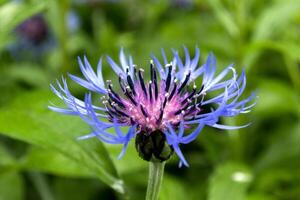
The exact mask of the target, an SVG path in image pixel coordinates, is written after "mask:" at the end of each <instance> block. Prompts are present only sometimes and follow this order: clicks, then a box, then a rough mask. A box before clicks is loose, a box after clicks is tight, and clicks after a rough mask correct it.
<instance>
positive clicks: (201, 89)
mask: <svg viewBox="0 0 300 200" xmlns="http://www.w3.org/2000/svg"><path fill="white" fill-rule="evenodd" d="M203 89H204V85H202V86H201V88H200V90H199V91H198V92H197V94H196V96H199V95H200V94H201V92H202V91H203Z"/></svg>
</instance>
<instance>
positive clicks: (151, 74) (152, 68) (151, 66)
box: [150, 60, 154, 81]
mask: <svg viewBox="0 0 300 200" xmlns="http://www.w3.org/2000/svg"><path fill="white" fill-rule="evenodd" d="M153 73H154V65H153V60H150V76H151V79H150V80H151V81H154V79H153V78H154V77H153V76H154V74H153Z"/></svg>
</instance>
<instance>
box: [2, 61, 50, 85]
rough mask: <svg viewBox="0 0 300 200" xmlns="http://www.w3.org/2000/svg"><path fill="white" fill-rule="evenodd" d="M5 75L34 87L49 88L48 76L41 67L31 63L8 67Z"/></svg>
mask: <svg viewBox="0 0 300 200" xmlns="http://www.w3.org/2000/svg"><path fill="white" fill-rule="evenodd" d="M5 73H6V75H7V76H9V77H11V78H13V79H15V80H19V81H23V82H25V83H27V84H30V85H32V86H36V87H49V80H48V75H47V74H46V72H45V69H44V68H42V66H36V65H34V64H31V63H24V64H17V65H10V66H8V69H7V70H6V72H5Z"/></svg>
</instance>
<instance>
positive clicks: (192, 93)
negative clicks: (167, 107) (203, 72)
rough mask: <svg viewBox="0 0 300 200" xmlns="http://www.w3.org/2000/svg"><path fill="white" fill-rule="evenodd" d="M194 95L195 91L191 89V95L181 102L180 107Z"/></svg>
mask: <svg viewBox="0 0 300 200" xmlns="http://www.w3.org/2000/svg"><path fill="white" fill-rule="evenodd" d="M195 93H196V90H195V89H193V91H192V92H191V94H190V95H189V96H187V97H186V98H185V99H184V100H183V101H182V102H181V104H182V105H183V104H185V103H186V102H187V101H188V100H190V99H191V98H192V97H193V96H194V95H195Z"/></svg>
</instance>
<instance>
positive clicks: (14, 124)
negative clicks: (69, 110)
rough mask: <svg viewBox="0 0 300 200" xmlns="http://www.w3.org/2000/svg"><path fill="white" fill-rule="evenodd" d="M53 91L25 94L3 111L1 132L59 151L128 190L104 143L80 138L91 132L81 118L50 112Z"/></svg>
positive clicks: (106, 179) (120, 187)
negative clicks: (49, 103) (49, 101)
mask: <svg viewBox="0 0 300 200" xmlns="http://www.w3.org/2000/svg"><path fill="white" fill-rule="evenodd" d="M49 94H50V91H47V92H45V91H39V92H34V93H30V94H27V95H23V96H21V97H19V99H18V100H16V101H15V102H13V103H12V104H11V105H10V107H9V109H2V110H0V121H1V124H0V132H1V133H2V134H4V135H6V136H9V137H12V138H15V139H18V140H22V141H25V142H28V143H30V144H35V145H38V146H41V147H43V148H45V149H50V150H52V151H56V152H59V153H61V154H63V155H64V156H66V157H68V158H69V159H71V160H73V161H74V162H76V163H77V164H79V165H81V166H83V167H86V168H87V169H88V170H89V171H90V172H91V173H93V174H95V175H97V176H98V178H99V179H101V180H102V181H103V182H104V183H106V184H108V185H109V186H110V187H112V188H113V189H115V190H116V191H118V192H121V193H122V192H124V188H123V181H122V180H120V179H119V178H118V175H117V172H116V170H115V167H114V165H113V163H112V162H111V159H110V158H109V155H108V154H107V151H106V149H105V147H104V146H103V144H102V143H101V142H100V141H98V140H97V139H92V140H86V141H76V139H75V138H76V136H79V135H80V134H81V135H83V134H87V133H89V129H88V128H87V126H86V125H84V123H83V122H82V121H81V120H80V119H78V118H75V117H73V118H72V117H70V116H62V115H61V114H58V113H54V112H52V111H50V110H49V109H48V108H47V104H48V100H51V97H50V95H49ZM52 96H54V95H52ZM52 100H53V99H52Z"/></svg>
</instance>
